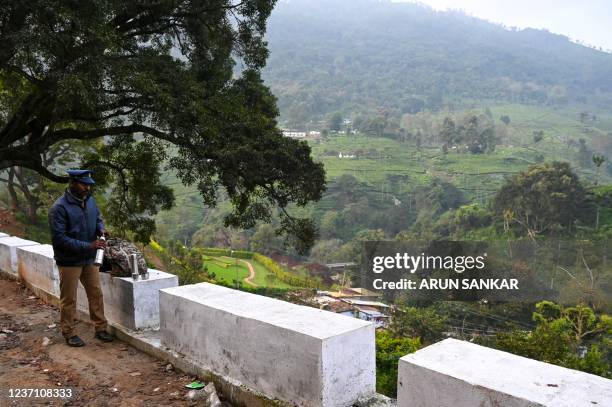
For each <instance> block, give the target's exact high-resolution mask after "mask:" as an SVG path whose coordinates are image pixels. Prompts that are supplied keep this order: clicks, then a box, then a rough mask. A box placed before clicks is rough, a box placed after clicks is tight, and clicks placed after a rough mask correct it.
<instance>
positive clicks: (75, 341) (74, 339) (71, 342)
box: [66, 335, 85, 347]
mask: <svg viewBox="0 0 612 407" xmlns="http://www.w3.org/2000/svg"><path fill="white" fill-rule="evenodd" d="M66 343H67V344H68V346H74V347H81V346H85V342H83V340H82V339H81V338H79V337H78V336H76V335H74V336H71V337H70V338H66Z"/></svg>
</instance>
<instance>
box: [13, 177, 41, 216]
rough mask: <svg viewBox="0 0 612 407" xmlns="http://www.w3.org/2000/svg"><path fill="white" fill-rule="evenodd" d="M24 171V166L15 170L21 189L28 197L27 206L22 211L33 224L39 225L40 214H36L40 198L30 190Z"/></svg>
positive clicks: (26, 197)
mask: <svg viewBox="0 0 612 407" xmlns="http://www.w3.org/2000/svg"><path fill="white" fill-rule="evenodd" d="M23 171H24V169H23V168H18V169H17V170H16V172H15V175H16V176H17V179H18V180H19V185H20V189H21V191H22V192H23V196H24V197H25V199H26V206H25V207H24V208H22V209H21V211H22V212H23V214H24V215H25V216H26V219H27V220H28V222H29V223H30V224H31V225H38V216H37V215H36V213H37V212H38V207H39V202H38V198H37V197H36V196H35V195H33V194H32V192H31V191H30V188H29V187H28V182H27V180H26V179H25V177H24V175H23Z"/></svg>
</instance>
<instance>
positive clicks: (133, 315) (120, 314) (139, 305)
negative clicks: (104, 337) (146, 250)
mask: <svg viewBox="0 0 612 407" xmlns="http://www.w3.org/2000/svg"><path fill="white" fill-rule="evenodd" d="M100 283H101V285H102V293H103V295H104V314H105V316H106V319H107V320H108V321H109V322H110V323H113V322H114V323H118V324H120V325H121V326H123V327H125V328H129V329H150V328H157V327H159V294H158V292H157V291H158V290H159V289H161V288H169V287H176V286H178V277H177V276H175V275H174V274H169V273H165V272H163V271H159V270H155V269H149V279H148V280H133V279H132V278H131V277H112V276H111V275H110V274H108V273H100ZM77 309H78V310H79V311H82V312H84V313H89V305H88V303H87V295H86V293H85V289H84V288H83V285H82V284H80V283H79V288H78V291H77Z"/></svg>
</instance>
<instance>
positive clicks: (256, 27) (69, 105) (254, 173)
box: [0, 0, 325, 251]
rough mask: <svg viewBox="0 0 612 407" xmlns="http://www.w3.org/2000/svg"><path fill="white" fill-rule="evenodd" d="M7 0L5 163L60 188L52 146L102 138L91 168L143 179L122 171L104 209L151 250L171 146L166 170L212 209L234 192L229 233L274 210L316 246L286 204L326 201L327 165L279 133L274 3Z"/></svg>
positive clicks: (3, 33) (1, 155)
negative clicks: (266, 69)
mask: <svg viewBox="0 0 612 407" xmlns="http://www.w3.org/2000/svg"><path fill="white" fill-rule="evenodd" d="M5 3H6V4H3V8H2V11H1V14H0V24H2V26H1V27H0V28H1V29H0V42H1V43H2V47H1V48H0V78H1V82H2V91H3V92H2V95H1V97H0V112H2V114H1V115H0V141H1V143H2V147H3V148H2V149H0V162H1V163H2V166H0V168H9V167H11V166H14V165H17V166H21V167H25V168H29V169H31V170H33V171H35V172H36V173H38V174H40V175H42V176H44V177H46V178H48V179H50V180H53V181H55V182H60V183H61V182H65V181H66V177H62V176H61V175H58V174H55V173H53V172H52V171H58V169H61V166H60V165H58V164H59V162H56V161H54V160H52V162H45V160H44V156H45V154H46V153H47V151H49V150H50V148H53V146H56V145H59V144H61V143H64V142H65V141H67V140H73V139H77V140H83V141H95V140H102V138H103V137H104V142H105V143H107V144H108V147H107V150H108V149H111V150H113V151H99V152H98V154H97V155H96V156H88V157H87V160H86V163H92V164H95V165H96V167H97V169H98V171H100V172H102V167H104V168H106V169H107V170H108V171H111V170H113V171H115V172H116V173H121V172H123V173H124V176H125V178H126V179H127V180H128V181H133V180H132V179H131V178H134V180H135V179H136V178H137V179H138V184H136V183H134V182H127V184H128V189H127V191H126V190H125V184H124V183H123V182H121V181H123V176H121V175H117V176H116V177H115V178H109V181H111V182H113V184H114V185H113V187H112V188H111V190H112V191H113V194H112V197H111V198H110V200H109V207H110V208H111V209H112V215H113V216H114V215H117V216H118V219H117V224H116V225H115V226H116V227H117V228H118V230H119V231H120V232H125V231H127V230H132V231H133V232H134V233H135V236H136V237H137V239H138V240H140V241H143V242H145V241H148V237H149V236H150V235H151V234H152V232H153V229H154V225H153V221H152V218H151V216H152V215H154V214H155V213H156V211H157V210H158V209H159V208H165V207H167V206H168V205H169V204H170V203H171V196H170V195H169V193H168V192H169V191H168V190H165V189H164V188H165V187H162V186H161V185H160V183H159V182H158V180H159V179H158V177H157V175H158V169H159V168H160V165H162V160H161V156H160V153H161V151H162V150H163V151H165V152H171V153H172V154H171V155H169V157H168V160H166V161H165V162H164V164H166V165H167V170H174V171H175V173H176V174H177V175H178V177H179V178H180V181H181V182H182V183H183V184H184V185H193V186H195V187H197V189H198V191H199V192H200V195H201V197H202V200H203V202H204V203H205V204H206V205H209V206H214V205H215V204H216V203H217V194H218V192H219V190H225V192H226V193H227V196H228V198H229V202H230V203H231V207H232V210H231V212H229V213H228V214H227V215H226V216H225V218H224V224H225V226H230V225H231V226H235V227H241V228H250V227H252V226H254V225H255V224H256V223H257V222H258V221H260V220H263V221H269V220H270V219H271V216H272V212H273V210H274V209H275V208H279V209H280V217H281V222H280V229H279V230H280V231H281V232H283V233H293V234H294V236H296V238H297V242H296V246H298V247H299V250H300V251H304V250H305V248H307V247H309V245H312V242H313V240H314V237H315V235H316V233H315V230H314V227H313V226H312V222H310V221H309V220H308V219H294V218H293V217H292V216H291V215H290V214H289V213H288V212H287V211H286V208H287V206H288V205H289V204H290V203H294V204H296V205H297V206H299V207H303V206H305V205H306V204H307V203H309V202H311V201H313V200H317V199H319V198H320V197H321V193H322V192H323V190H324V183H325V174H324V171H323V167H322V165H321V164H318V163H315V162H314V161H313V160H312V158H311V157H310V148H309V147H308V145H307V144H306V143H303V142H298V141H295V140H292V139H288V138H284V137H283V136H282V134H281V132H280V130H279V129H278V128H277V122H276V117H277V115H278V109H277V107H276V98H275V97H274V96H273V95H272V93H271V92H270V90H269V89H268V88H267V87H266V86H265V85H264V84H263V81H262V79H261V77H260V71H261V69H262V67H263V66H264V64H265V62H266V58H267V56H268V50H267V48H266V42H265V41H264V33H265V30H266V20H267V19H268V17H269V15H270V13H271V11H272V8H273V6H274V4H275V1H274V0H246V1H241V2H229V1H227V0H215V1H211V2H206V4H203V3H201V2H192V1H187V0H178V1H162V2H155V4H154V5H151V4H149V3H147V2H144V3H143V2H107V1H102V0H86V1H79V2H65V1H60V0H51V1H47V0H33V1H28V2H25V3H24V2H22V1H18V0H14V1H9V2H5ZM7 22H10V24H8V23H7ZM237 64H240V66H241V69H235V67H236V65H237ZM67 67H69V68H67ZM7 84H8V85H7ZM6 89H9V90H8V92H7V91H6ZM132 136H134V137H133V138H132ZM143 136H146V137H147V138H146V141H147V142H146V143H144V144H139V141H140V139H141V138H142V137H143ZM111 140H112V141H111ZM151 140H156V143H155V144H156V145H149V144H151ZM170 147H172V148H170ZM158 148H159V149H158ZM106 153H108V154H106ZM129 154H134V155H133V156H131V157H132V161H130V160H127V158H128V155H129ZM118 162H119V163H120V165H118V164H117V163H118ZM72 164H74V163H72ZM117 167H118V168H117ZM119 200H122V201H123V202H116V201H119ZM123 210H126V211H125V212H122V211H123ZM132 211H140V212H132ZM109 220H110V219H109Z"/></svg>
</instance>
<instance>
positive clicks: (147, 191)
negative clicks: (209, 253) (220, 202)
mask: <svg viewBox="0 0 612 407" xmlns="http://www.w3.org/2000/svg"><path fill="white" fill-rule="evenodd" d="M165 158H166V151H165V148H164V145H163V144H162V143H160V142H159V141H158V140H155V139H153V138H150V137H147V138H145V140H143V141H140V142H136V141H134V139H133V138H132V137H123V138H117V139H113V140H111V141H110V142H108V143H106V144H104V145H103V146H101V147H100V148H99V149H98V151H96V152H95V153H88V154H86V155H85V156H84V157H83V159H82V160H83V164H82V167H83V168H91V169H93V170H95V171H96V180H97V181H96V183H97V187H98V188H103V187H104V186H105V185H111V199H109V200H108V202H107V203H106V205H105V207H104V211H103V215H104V219H105V221H106V223H107V224H108V225H109V226H110V227H111V230H112V232H113V234H115V235H119V236H122V237H124V238H125V237H126V236H127V234H128V233H130V232H131V234H132V235H133V239H134V240H135V241H138V242H141V243H145V244H146V243H148V242H149V240H150V236H151V235H152V234H153V232H154V231H155V221H154V219H153V216H154V215H155V214H156V213H157V212H158V210H159V209H164V210H168V209H170V208H171V207H172V205H173V204H174V194H173V193H172V189H171V188H169V187H168V186H165V185H163V184H162V183H161V171H160V168H159V163H160V162H162V161H163V160H164V159H165Z"/></svg>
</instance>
